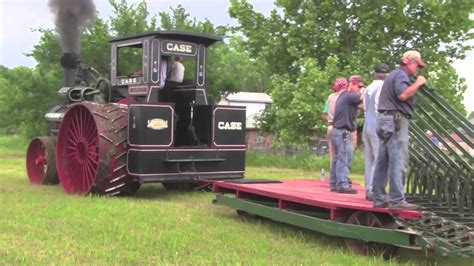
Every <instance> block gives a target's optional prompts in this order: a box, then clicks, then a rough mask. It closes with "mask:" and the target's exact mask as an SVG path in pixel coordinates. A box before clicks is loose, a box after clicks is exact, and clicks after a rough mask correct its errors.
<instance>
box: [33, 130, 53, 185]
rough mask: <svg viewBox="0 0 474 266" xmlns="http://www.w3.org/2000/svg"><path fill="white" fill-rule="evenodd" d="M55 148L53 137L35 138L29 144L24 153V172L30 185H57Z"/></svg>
mask: <svg viewBox="0 0 474 266" xmlns="http://www.w3.org/2000/svg"><path fill="white" fill-rule="evenodd" d="M55 146H56V138H55V137H37V138H34V139H33V140H32V141H31V142H30V145H29V146H28V150H27V152H26V171H27V173H28V178H29V179H30V182H31V183H32V184H42V185H55V184H58V183H59V178H58V174H57V172H56V155H55V153H56V151H55V149H56V147H55Z"/></svg>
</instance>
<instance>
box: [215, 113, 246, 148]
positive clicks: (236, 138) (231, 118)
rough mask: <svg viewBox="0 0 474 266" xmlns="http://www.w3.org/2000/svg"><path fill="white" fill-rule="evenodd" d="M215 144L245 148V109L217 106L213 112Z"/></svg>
mask: <svg viewBox="0 0 474 266" xmlns="http://www.w3.org/2000/svg"><path fill="white" fill-rule="evenodd" d="M213 119H214V121H213V138H212V139H213V142H214V143H213V144H214V145H215V146H216V147H245V146H246V142H245V130H246V128H245V119H246V118H245V107H237V106H233V107H228V106H216V107H215V108H214V112H213Z"/></svg>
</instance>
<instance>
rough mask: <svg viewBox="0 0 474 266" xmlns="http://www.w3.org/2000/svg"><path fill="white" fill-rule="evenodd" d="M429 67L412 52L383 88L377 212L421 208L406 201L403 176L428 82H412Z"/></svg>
mask: <svg viewBox="0 0 474 266" xmlns="http://www.w3.org/2000/svg"><path fill="white" fill-rule="evenodd" d="M425 65H426V64H425V63H424V62H423V61H422V60H421V54H420V53H419V52H417V51H408V52H406V53H404V54H403V57H402V62H401V66H400V67H399V68H397V69H395V70H393V71H392V72H390V74H389V75H388V76H387V78H386V79H385V81H384V84H383V86H382V90H381V92H380V98H379V104H378V112H379V115H378V117H377V129H376V130H377V135H378V136H379V139H380V147H379V153H378V156H377V160H376V163H375V169H374V179H373V187H372V192H373V201H374V207H375V208H383V207H387V206H388V208H389V209H393V210H399V209H417V208H418V206H417V205H415V204H410V203H407V202H406V201H405V194H404V188H403V176H404V171H405V170H406V164H407V161H408V126H409V119H410V118H411V117H412V116H413V113H414V108H415V94H416V92H417V91H418V89H419V88H420V87H421V86H422V85H423V84H425V82H426V79H425V77H423V76H418V77H417V78H416V81H415V82H413V83H412V82H411V81H410V78H411V77H412V76H414V75H415V74H416V73H417V71H418V69H419V68H423V67H425ZM388 177H389V186H390V190H389V194H388V202H387V201H386V192H385V184H386V183H387V178H388Z"/></svg>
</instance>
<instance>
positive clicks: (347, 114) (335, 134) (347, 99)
mask: <svg viewBox="0 0 474 266" xmlns="http://www.w3.org/2000/svg"><path fill="white" fill-rule="evenodd" d="M363 87H364V82H363V80H362V77H360V76H352V77H350V78H349V86H348V88H347V90H346V91H344V92H342V93H341V95H339V98H338V99H337V101H336V110H335V113H334V121H333V123H334V127H333V129H332V131H331V142H332V145H333V146H334V152H335V156H334V160H333V161H332V165H331V169H333V170H334V172H335V180H331V181H330V182H331V188H330V190H331V191H336V192H338V193H349V194H355V193H357V190H355V189H353V188H351V186H350V184H349V182H348V175H349V169H350V168H351V163H352V149H353V148H352V132H354V131H355V130H356V128H357V125H356V116H357V108H361V107H362V101H361V96H360V89H361V88H363ZM331 179H333V176H331Z"/></svg>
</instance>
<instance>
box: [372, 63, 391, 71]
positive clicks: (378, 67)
mask: <svg viewBox="0 0 474 266" xmlns="http://www.w3.org/2000/svg"><path fill="white" fill-rule="evenodd" d="M374 72H375V73H389V72H390V67H389V66H388V65H387V64H385V63H380V64H378V65H376V66H375V67H374Z"/></svg>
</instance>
